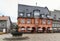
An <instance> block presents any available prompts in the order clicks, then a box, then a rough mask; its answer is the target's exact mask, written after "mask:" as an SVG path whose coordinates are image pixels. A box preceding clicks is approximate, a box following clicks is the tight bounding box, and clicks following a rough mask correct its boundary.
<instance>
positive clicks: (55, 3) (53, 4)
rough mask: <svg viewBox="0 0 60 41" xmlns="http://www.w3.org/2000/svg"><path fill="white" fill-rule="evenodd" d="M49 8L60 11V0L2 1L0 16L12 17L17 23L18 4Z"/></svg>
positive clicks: (0, 3)
mask: <svg viewBox="0 0 60 41" xmlns="http://www.w3.org/2000/svg"><path fill="white" fill-rule="evenodd" d="M36 2H37V6H40V7H45V6H46V7H48V9H49V10H50V11H53V10H54V9H56V10H60V0H0V16H2V15H5V16H10V18H11V21H12V22H17V16H18V4H26V5H32V6H36Z"/></svg>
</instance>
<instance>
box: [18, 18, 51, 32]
mask: <svg viewBox="0 0 60 41" xmlns="http://www.w3.org/2000/svg"><path fill="white" fill-rule="evenodd" d="M28 19H29V21H30V22H27V20H28ZM23 20H24V21H23ZM21 22H22V23H21ZM18 28H19V29H18V31H19V32H48V31H51V30H52V19H47V18H18Z"/></svg>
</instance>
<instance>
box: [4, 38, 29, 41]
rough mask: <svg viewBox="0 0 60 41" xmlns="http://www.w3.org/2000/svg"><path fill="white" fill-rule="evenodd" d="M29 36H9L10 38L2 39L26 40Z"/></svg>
mask: <svg viewBox="0 0 60 41" xmlns="http://www.w3.org/2000/svg"><path fill="white" fill-rule="evenodd" d="M27 39H29V37H11V38H4V39H3V40H8V41H10V40H27Z"/></svg>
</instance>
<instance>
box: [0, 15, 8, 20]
mask: <svg viewBox="0 0 60 41" xmlns="http://www.w3.org/2000/svg"><path fill="white" fill-rule="evenodd" d="M8 19H9V16H0V20H8Z"/></svg>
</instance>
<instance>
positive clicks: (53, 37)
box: [0, 33, 60, 41]
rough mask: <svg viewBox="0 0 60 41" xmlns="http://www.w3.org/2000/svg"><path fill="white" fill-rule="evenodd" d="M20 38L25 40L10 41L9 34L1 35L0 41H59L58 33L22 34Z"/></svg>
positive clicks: (59, 34)
mask: <svg viewBox="0 0 60 41" xmlns="http://www.w3.org/2000/svg"><path fill="white" fill-rule="evenodd" d="M22 37H25V38H24V39H17V38H16V39H11V38H12V35H11V34H3V35H0V41H60V33H39V34H34V33H33V34H23V36H22ZM5 38H7V39H5ZM9 38H10V39H9ZM20 38H21V37H20Z"/></svg>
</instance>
